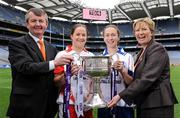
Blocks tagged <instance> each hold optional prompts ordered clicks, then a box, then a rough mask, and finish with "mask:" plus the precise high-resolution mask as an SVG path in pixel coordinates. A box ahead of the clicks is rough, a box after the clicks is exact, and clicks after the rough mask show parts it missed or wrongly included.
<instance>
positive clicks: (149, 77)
mask: <svg viewBox="0 0 180 118" xmlns="http://www.w3.org/2000/svg"><path fill="white" fill-rule="evenodd" d="M133 29H134V34H135V37H136V39H137V41H138V45H139V46H140V48H141V50H140V52H139V54H138V56H137V59H136V61H135V75H134V78H135V79H134V81H133V82H132V84H130V85H129V86H128V88H127V89H125V90H124V91H122V92H120V93H119V95H116V96H115V97H114V98H113V99H112V100H111V101H110V102H109V103H108V107H112V106H114V105H115V104H116V103H117V102H118V101H119V100H120V99H123V100H124V101H126V103H132V102H134V103H135V104H136V106H137V118H173V117H174V104H175V103H177V102H178V101H177V99H176V97H175V95H174V92H173V89H172V85H171V83H170V64H169V57H168V54H167V51H166V49H165V48H164V47H163V46H162V44H160V43H157V42H156V41H155V40H154V32H155V23H154V21H152V20H151V19H150V18H140V19H138V20H137V21H135V22H134V24H133Z"/></svg>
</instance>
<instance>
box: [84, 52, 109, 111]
mask: <svg viewBox="0 0 180 118" xmlns="http://www.w3.org/2000/svg"><path fill="white" fill-rule="evenodd" d="M110 66H111V64H110V59H109V57H108V56H86V57H83V68H84V72H85V73H86V74H87V75H89V76H90V78H91V80H92V83H93V85H92V89H91V92H90V94H91V96H92V97H90V99H89V100H87V101H86V102H85V106H87V107H90V108H95V107H96V108H103V107H106V106H107V103H106V102H105V101H104V100H103V96H102V92H101V90H100V80H101V78H103V77H106V76H108V75H109V73H110Z"/></svg>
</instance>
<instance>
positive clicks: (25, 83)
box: [7, 34, 58, 118]
mask: <svg viewBox="0 0 180 118" xmlns="http://www.w3.org/2000/svg"><path fill="white" fill-rule="evenodd" d="M45 49H46V55H47V56H46V57H47V59H46V60H47V61H44V60H43V57H42V55H41V52H40V50H39V47H38V45H37V44H36V42H35V41H34V40H33V39H32V37H31V36H30V35H28V34H27V35H25V36H23V37H20V38H17V39H14V40H11V41H10V42H9V61H10V63H11V70H12V91H11V96H10V104H9V108H8V112H7V115H8V116H11V117H12V118H13V117H15V118H16V117H17V118H21V117H23V118H45V116H44V115H46V116H47V117H49V118H53V116H54V114H55V112H56V111H57V105H56V98H57V96H58V89H57V88H56V87H55V86H54V83H53V78H54V74H53V71H49V60H53V59H54V57H55V55H56V53H57V51H56V49H55V48H54V47H53V46H52V45H51V44H49V43H48V42H47V41H45ZM47 109H49V110H48V112H47V111H45V110H47Z"/></svg>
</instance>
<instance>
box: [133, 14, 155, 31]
mask: <svg viewBox="0 0 180 118" xmlns="http://www.w3.org/2000/svg"><path fill="white" fill-rule="evenodd" d="M139 22H145V23H146V24H147V25H148V26H149V29H150V30H151V32H152V33H153V34H154V32H155V22H154V21H153V20H152V19H151V18H149V17H145V18H139V19H136V20H135V22H134V23H133V29H135V27H136V24H137V23H139Z"/></svg>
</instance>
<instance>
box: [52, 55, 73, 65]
mask: <svg viewBox="0 0 180 118" xmlns="http://www.w3.org/2000/svg"><path fill="white" fill-rule="evenodd" d="M71 61H73V57H72V56H71V55H67V54H65V55H62V56H61V57H59V58H57V59H55V60H54V65H55V66H63V65H68V64H70V63H71Z"/></svg>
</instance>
